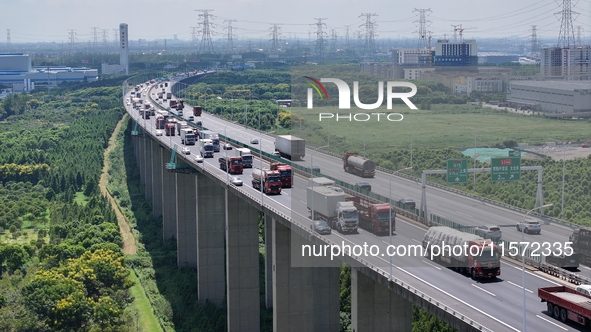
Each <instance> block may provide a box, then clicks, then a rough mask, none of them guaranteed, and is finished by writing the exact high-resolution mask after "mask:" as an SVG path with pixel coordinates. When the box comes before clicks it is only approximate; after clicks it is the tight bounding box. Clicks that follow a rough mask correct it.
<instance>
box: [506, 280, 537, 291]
mask: <svg viewBox="0 0 591 332" xmlns="http://www.w3.org/2000/svg"><path fill="white" fill-rule="evenodd" d="M507 282H508V283H510V284H511V285H513V286H515V287H519V288H521V289H523V287H521V285H518V284H516V283H514V282H512V281H509V280H507ZM525 290H526V291H528V292H530V293H532V294H533V293H534V292H533V291H531V290H529V289H527V288H526V289H525Z"/></svg>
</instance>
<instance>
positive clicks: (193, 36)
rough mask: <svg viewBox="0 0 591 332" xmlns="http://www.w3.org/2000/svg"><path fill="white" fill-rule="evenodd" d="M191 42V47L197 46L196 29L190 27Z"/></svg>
mask: <svg viewBox="0 0 591 332" xmlns="http://www.w3.org/2000/svg"><path fill="white" fill-rule="evenodd" d="M191 40H192V41H193V46H197V27H191Z"/></svg>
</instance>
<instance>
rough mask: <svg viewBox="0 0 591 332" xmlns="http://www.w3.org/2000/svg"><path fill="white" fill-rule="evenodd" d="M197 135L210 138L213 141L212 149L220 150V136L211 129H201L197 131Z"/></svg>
mask: <svg viewBox="0 0 591 332" xmlns="http://www.w3.org/2000/svg"><path fill="white" fill-rule="evenodd" d="M199 137H200V138H204V139H210V140H211V142H212V143H213V149H214V151H215V152H220V137H219V135H218V133H216V132H215V131H211V130H201V131H200V132H199Z"/></svg>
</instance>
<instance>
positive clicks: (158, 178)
mask: <svg viewBox="0 0 591 332" xmlns="http://www.w3.org/2000/svg"><path fill="white" fill-rule="evenodd" d="M162 150H164V148H162V147H160V144H158V142H156V141H154V142H152V214H153V215H154V218H158V217H159V216H161V215H162V172H163V171H164V172H166V170H163V168H164V162H163V161H162Z"/></svg>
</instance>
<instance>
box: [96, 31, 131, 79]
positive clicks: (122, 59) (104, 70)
mask: <svg viewBox="0 0 591 332" xmlns="http://www.w3.org/2000/svg"><path fill="white" fill-rule="evenodd" d="M127 29H128V27H127V23H121V24H119V64H112V65H111V64H108V63H102V64H101V74H103V75H110V74H129V33H128V31H127Z"/></svg>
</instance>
